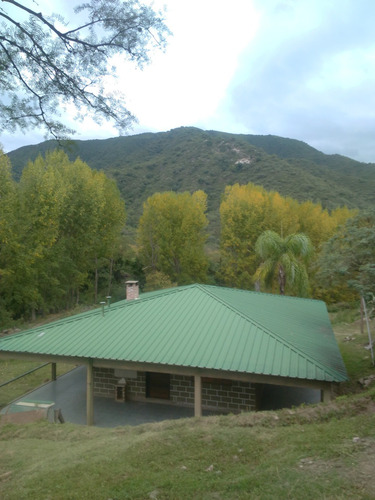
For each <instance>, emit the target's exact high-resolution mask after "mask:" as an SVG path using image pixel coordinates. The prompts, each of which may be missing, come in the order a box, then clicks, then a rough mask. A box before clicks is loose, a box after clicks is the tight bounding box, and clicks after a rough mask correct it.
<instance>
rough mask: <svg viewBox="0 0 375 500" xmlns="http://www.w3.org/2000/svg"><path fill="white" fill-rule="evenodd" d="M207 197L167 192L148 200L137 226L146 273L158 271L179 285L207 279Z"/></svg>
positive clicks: (202, 194)
mask: <svg viewBox="0 0 375 500" xmlns="http://www.w3.org/2000/svg"><path fill="white" fill-rule="evenodd" d="M206 199H207V197H206V194H205V193H204V192H203V191H196V192H195V193H193V194H190V193H174V192H172V191H169V192H166V193H155V194H154V195H153V196H151V197H150V198H148V199H147V201H146V202H145V203H144V205H143V215H142V216H141V219H140V222H139V229H138V246H139V252H140V256H141V259H142V261H143V262H144V265H145V270H146V273H150V272H151V271H152V272H155V271H160V272H161V273H163V274H164V275H166V276H168V277H169V279H170V280H171V281H173V282H174V281H175V282H177V283H179V284H183V283H189V282H192V281H205V280H206V275H207V268H208V262H207V258H206V256H205V253H204V244H205V241H206V238H207V235H206V232H205V229H206V226H207V217H206V215H205V212H206Z"/></svg>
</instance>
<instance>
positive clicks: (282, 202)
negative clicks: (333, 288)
mask: <svg viewBox="0 0 375 500" xmlns="http://www.w3.org/2000/svg"><path fill="white" fill-rule="evenodd" d="M353 214H354V211H350V210H348V209H347V208H346V207H344V208H340V209H336V210H335V211H334V212H333V213H332V214H329V212H328V211H327V210H325V209H323V208H322V206H321V205H320V204H317V203H313V202H311V201H308V202H304V203H299V202H298V201H297V200H294V199H292V198H289V197H283V196H281V195H280V194H279V193H277V192H274V191H271V192H269V191H266V190H265V189H264V188H263V187H261V186H256V185H254V184H252V183H249V184H247V185H239V184H235V185H234V186H227V187H226V189H225V192H224V196H223V201H222V203H221V206H220V216H221V278H222V280H223V281H224V282H225V283H226V284H227V285H229V286H236V287H240V288H252V287H253V286H254V278H253V276H254V273H255V271H256V269H257V267H258V266H259V264H260V260H259V257H258V256H257V255H256V252H255V242H256V241H257V239H258V237H259V236H260V234H262V233H263V232H264V231H274V232H275V233H277V234H279V235H280V237H281V238H282V239H283V238H286V237H287V236H289V235H292V234H297V233H303V234H306V235H307V236H308V238H309V239H310V241H311V243H312V245H313V246H314V248H315V249H316V251H319V249H320V247H321V245H322V243H323V242H324V241H327V240H328V239H329V238H330V237H331V236H332V235H333V234H334V232H335V230H336V228H337V226H338V224H341V223H342V222H343V221H345V220H346V219H347V218H348V217H350V216H353ZM309 272H310V273H311V274H313V273H312V272H311V267H310V270H309Z"/></svg>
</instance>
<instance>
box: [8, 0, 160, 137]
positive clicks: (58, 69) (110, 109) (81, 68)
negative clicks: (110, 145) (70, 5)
mask: <svg viewBox="0 0 375 500" xmlns="http://www.w3.org/2000/svg"><path fill="white" fill-rule="evenodd" d="M28 4H30V2H22V1H16V0H2V1H1V6H0V19H1V21H2V23H1V34H0V72H1V73H0V75H1V76H0V93H1V95H2V96H3V100H2V101H0V129H7V130H11V131H14V130H16V129H21V130H23V129H33V128H35V127H42V128H44V129H45V130H46V132H47V135H52V136H53V137H55V138H57V139H60V138H63V137H64V136H66V135H67V134H71V133H72V132H73V131H72V130H71V129H69V128H67V127H66V126H64V125H63V124H62V123H61V122H60V121H59V120H58V119H57V116H59V113H58V110H60V111H61V110H63V109H64V106H65V105H66V104H73V105H74V106H75V108H76V109H77V110H78V111H77V116H76V118H81V119H82V118H83V117H84V116H85V115H87V114H88V113H90V114H91V115H93V117H94V119H95V120H96V121H98V122H99V123H100V121H101V120H102V119H103V118H104V119H109V120H112V121H114V122H115V124H116V126H117V128H118V129H119V130H120V131H121V130H125V129H127V128H128V127H129V125H130V124H131V123H132V122H133V121H134V117H133V116H132V114H131V113H130V111H129V110H128V109H127V108H126V107H125V105H124V97H123V96H122V95H121V93H120V91H119V88H118V87H119V85H118V84H117V86H116V89H115V90H114V91H113V92H112V93H111V91H110V87H111V85H110V83H111V78H112V77H114V76H115V73H116V67H115V58H114V57H113V56H115V55H123V56H124V57H125V58H127V59H128V60H130V61H132V62H134V63H135V64H136V65H138V66H140V67H142V64H144V63H146V62H148V60H149V54H150V51H151V50H152V49H153V48H154V47H158V48H163V47H164V46H165V43H166V36H167V34H168V33H169V32H168V29H167V28H166V26H165V24H164V21H163V19H162V17H161V16H160V14H159V13H157V12H155V11H154V10H153V9H152V8H151V7H147V6H145V5H143V4H141V3H139V2H138V1H137V0H129V1H122V0H89V1H88V2H86V3H84V4H82V5H80V6H78V7H76V8H75V17H74V20H75V21H76V22H75V24H74V25H72V26H69V27H68V23H67V22H66V21H65V20H64V18H63V17H62V16H60V15H58V14H54V15H52V16H51V17H49V16H47V15H45V14H43V13H41V12H38V11H36V10H33V9H32V8H30V7H29V5H28ZM35 5H37V4H36V3H35ZM123 60H124V59H118V63H119V64H122V63H123Z"/></svg>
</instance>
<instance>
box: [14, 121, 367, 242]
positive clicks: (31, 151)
mask: <svg viewBox="0 0 375 500" xmlns="http://www.w3.org/2000/svg"><path fill="white" fill-rule="evenodd" d="M56 147H63V149H64V150H65V151H66V152H67V154H68V155H69V157H70V159H71V160H74V159H75V158H76V157H77V156H79V157H80V158H81V159H82V160H83V161H85V162H86V163H87V164H88V165H89V166H90V167H91V168H94V169H98V170H104V171H105V172H106V174H107V175H109V176H111V177H113V178H114V179H116V181H117V183H118V186H119V189H120V191H121V193H122V195H123V197H124V199H125V202H126V206H127V214H128V218H127V223H128V226H130V227H133V228H134V227H136V226H137V224H138V220H139V217H140V215H141V211H142V203H143V202H144V201H145V200H146V199H147V198H148V197H149V196H151V195H152V194H153V193H155V192H162V191H168V190H172V191H178V192H182V191H189V192H193V191H196V190H199V189H202V190H204V191H205V192H206V193H207V196H208V217H209V219H210V222H211V224H210V233H211V234H214V235H215V238H216V237H217V235H218V225H219V218H218V214H219V205H220V199H221V196H222V194H223V192H224V189H225V186H227V185H231V184H234V183H240V184H246V183H248V182H252V183H254V184H258V185H261V186H263V187H264V188H265V189H267V190H275V191H278V192H279V193H280V194H281V195H283V196H291V197H293V198H295V199H297V200H299V201H306V200H311V201H314V202H320V203H321V204H322V206H323V207H325V208H329V209H331V208H334V207H337V206H342V205H347V206H348V207H350V208H354V207H358V208H365V207H369V206H373V205H374V204H375V195H374V193H375V165H374V164H364V163H360V162H357V161H354V160H351V159H349V158H346V157H343V156H339V155H325V154H323V153H321V152H319V151H317V150H316V149H314V148H312V147H311V146H309V145H307V144H305V143H304V142H301V141H297V140H294V139H285V138H282V137H276V136H271V135H269V136H257V135H238V134H228V133H224V132H215V131H203V130H200V129H197V128H190V127H187V128H185V127H183V128H178V129H174V130H171V131H169V132H161V133H155V134H152V133H146V134H140V135H134V136H128V137H117V138H112V139H106V140H90V141H72V142H69V143H66V144H64V145H58V144H57V143H56V142H54V141H46V142H43V143H41V144H39V145H36V146H26V147H23V148H19V149H17V150H15V151H12V152H11V153H9V157H10V160H11V163H12V166H13V172H14V176H15V178H16V179H18V178H19V177H20V174H21V172H22V170H23V168H24V166H25V165H26V164H27V162H28V161H29V160H34V159H35V158H36V157H37V156H38V155H39V154H40V153H41V154H44V153H45V152H46V151H49V150H52V149H54V148H56Z"/></svg>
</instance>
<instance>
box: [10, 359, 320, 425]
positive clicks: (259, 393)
mask: <svg viewBox="0 0 375 500" xmlns="http://www.w3.org/2000/svg"><path fill="white" fill-rule="evenodd" d="M86 371H87V368H86V366H78V367H76V368H75V369H73V370H72V371H70V372H68V373H66V374H64V375H62V376H60V377H58V378H57V379H56V380H54V381H52V382H49V383H47V384H45V385H43V386H42V387H39V388H38V389H36V390H34V391H32V392H31V393H29V394H27V395H26V396H24V397H22V398H19V400H18V401H20V400H25V399H26V400H31V401H44V402H46V401H47V402H51V403H54V407H55V408H56V409H59V410H61V413H62V416H63V418H64V420H65V421H66V422H71V423H75V424H81V425H85V424H86V422H87V420H86V418H87V408H86V404H87V398H86V395H87V393H86V391H87V373H86ZM121 381H122V383H121ZM119 382H120V383H119ZM193 391H194V386H193V381H192V380H189V377H183V376H168V377H167V376H166V375H164V376H163V374H153V373H152V372H151V373H149V372H144V373H142V372H134V373H131V372H129V371H125V372H123V373H115V371H114V370H108V369H100V370H98V371H97V372H96V373H95V374H94V402H93V406H94V422H93V423H94V425H96V426H98V427H117V426H123V425H140V424H144V423H151V422H159V421H163V420H170V419H177V418H189V417H193V416H194V404H193V401H194V394H193ZM233 395H235V396H233ZM211 396H212V400H211V401H214V400H215V401H220V400H221V401H222V404H221V405H219V406H216V407H215V406H214V405H212V404H210V397H211ZM202 397H203V407H202V414H203V415H204V416H205V415H213V414H218V413H228V412H236V411H235V409H234V408H233V407H232V404H233V403H232V401H229V399H233V398H235V399H236V400H237V404H238V403H239V402H242V403H241V404H242V405H243V407H241V404H240V408H237V411H238V410H239V411H248V410H251V409H255V399H256V400H257V401H256V409H258V410H276V409H279V408H288V407H292V406H298V405H299V404H302V403H306V404H311V403H318V402H319V401H320V398H321V394H320V391H319V390H316V389H311V388H301V387H283V386H276V385H269V384H263V385H262V386H259V385H258V384H257V387H256V388H255V387H254V386H251V385H249V386H248V387H247V386H246V385H245V384H240V383H236V384H233V383H229V381H228V382H226V383H225V381H222V383H221V384H217V383H216V382H215V381H212V380H205V381H204V384H203V391H202ZM218 398H219V399H218Z"/></svg>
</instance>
